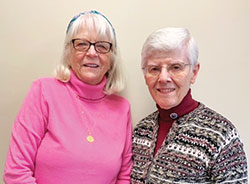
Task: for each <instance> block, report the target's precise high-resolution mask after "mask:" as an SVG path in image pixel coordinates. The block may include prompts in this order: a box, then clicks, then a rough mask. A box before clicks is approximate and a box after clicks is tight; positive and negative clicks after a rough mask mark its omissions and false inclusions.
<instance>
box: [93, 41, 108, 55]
mask: <svg viewBox="0 0 250 184" xmlns="http://www.w3.org/2000/svg"><path fill="white" fill-rule="evenodd" d="M95 49H96V51H97V52H100V53H107V52H109V51H110V49H111V43H109V42H96V44H95Z"/></svg>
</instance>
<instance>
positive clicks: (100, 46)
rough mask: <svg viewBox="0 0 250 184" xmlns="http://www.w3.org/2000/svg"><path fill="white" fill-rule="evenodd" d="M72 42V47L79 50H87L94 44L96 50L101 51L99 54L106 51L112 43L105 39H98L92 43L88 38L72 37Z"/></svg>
mask: <svg viewBox="0 0 250 184" xmlns="http://www.w3.org/2000/svg"><path fill="white" fill-rule="evenodd" d="M72 44H73V47H74V49H76V50H77V51H80V52H86V51H88V50H89V48H90V46H91V45H93V46H94V48H95V51H96V52H98V53H101V54H106V53H108V52H109V51H110V50H111V48H112V43H110V42H106V41H98V42H95V43H92V42H90V41H88V40H83V39H72Z"/></svg>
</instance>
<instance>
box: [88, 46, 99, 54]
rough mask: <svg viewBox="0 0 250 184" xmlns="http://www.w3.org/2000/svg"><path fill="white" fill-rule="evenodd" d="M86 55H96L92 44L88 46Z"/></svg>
mask: <svg viewBox="0 0 250 184" xmlns="http://www.w3.org/2000/svg"><path fill="white" fill-rule="evenodd" d="M86 54H87V56H97V52H96V50H95V47H94V45H91V46H90V47H89V50H88V51H87V53H86Z"/></svg>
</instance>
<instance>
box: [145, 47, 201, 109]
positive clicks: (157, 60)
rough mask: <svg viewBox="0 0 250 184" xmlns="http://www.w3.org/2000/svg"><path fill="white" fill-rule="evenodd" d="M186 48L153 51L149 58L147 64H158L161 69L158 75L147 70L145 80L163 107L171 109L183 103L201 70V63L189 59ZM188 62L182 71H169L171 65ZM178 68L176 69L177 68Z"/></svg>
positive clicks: (156, 100) (153, 95)
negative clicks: (192, 62)
mask: <svg viewBox="0 0 250 184" xmlns="http://www.w3.org/2000/svg"><path fill="white" fill-rule="evenodd" d="M185 53H186V52H185V50H177V51H174V52H170V53H160V52H156V53H153V54H152V55H151V56H149V57H148V58H147V66H149V65H157V66H160V68H161V70H160V73H159V75H158V76H153V75H150V73H148V72H145V81H146V84H147V86H148V89H149V91H150V94H151V96H152V97H153V99H154V100H155V102H156V103H157V104H158V105H159V106H160V107H161V108H163V109H170V108H172V107H175V106H177V105H179V104H180V103H181V101H182V100H183V98H184V97H185V96H186V94H187V92H188V90H189V87H190V85H191V84H193V83H194V82H195V79H196V77H197V74H198V71H199V67H200V65H199V63H198V64H197V65H196V66H191V65H188V64H190V63H189V62H188V60H187V57H186V54H185ZM174 63H175V64H178V63H181V64H187V65H185V67H184V68H183V70H182V71H178V72H176V74H175V75H174V74H173V73H174V72H172V73H171V72H170V73H171V74H170V73H169V71H168V70H169V69H168V68H169V66H170V65H171V66H172V65H173V64H174ZM175 70H176V69H175Z"/></svg>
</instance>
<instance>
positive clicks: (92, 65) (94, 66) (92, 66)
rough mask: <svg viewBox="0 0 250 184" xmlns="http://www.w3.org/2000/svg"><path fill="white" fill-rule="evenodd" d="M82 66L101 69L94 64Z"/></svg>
mask: <svg viewBox="0 0 250 184" xmlns="http://www.w3.org/2000/svg"><path fill="white" fill-rule="evenodd" d="M82 66H84V67H88V68H98V67H99V65H98V64H94V63H86V64H83V65H82Z"/></svg>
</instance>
